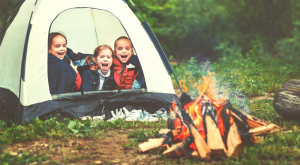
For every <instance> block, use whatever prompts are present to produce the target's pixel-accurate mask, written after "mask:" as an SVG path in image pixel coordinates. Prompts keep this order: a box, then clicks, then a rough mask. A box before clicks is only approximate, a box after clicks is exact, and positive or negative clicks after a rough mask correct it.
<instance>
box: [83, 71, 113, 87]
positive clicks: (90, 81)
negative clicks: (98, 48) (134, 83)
mask: <svg viewBox="0 0 300 165" xmlns="http://www.w3.org/2000/svg"><path fill="white" fill-rule="evenodd" d="M99 84H100V74H99V72H98V70H95V71H92V70H89V69H86V70H85V71H84V72H83V74H82V84H81V89H82V90H83V91H96V90H98V87H99ZM114 87H115V81H114V73H113V72H110V75H109V77H107V78H105V81H104V83H103V87H102V90H113V89H114Z"/></svg>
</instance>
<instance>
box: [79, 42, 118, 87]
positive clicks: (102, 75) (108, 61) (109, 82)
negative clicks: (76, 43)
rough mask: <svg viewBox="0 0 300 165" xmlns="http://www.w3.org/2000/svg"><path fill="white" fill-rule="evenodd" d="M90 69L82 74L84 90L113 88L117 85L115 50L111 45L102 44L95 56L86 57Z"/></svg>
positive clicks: (96, 50)
mask: <svg viewBox="0 0 300 165" xmlns="http://www.w3.org/2000/svg"><path fill="white" fill-rule="evenodd" d="M86 62H87V64H88V65H89V66H90V69H86V70H85V71H84V72H83V74H82V90H84V91H95V90H112V89H114V86H115V81H114V74H113V70H112V69H111V66H112V64H113V50H112V48H111V47H110V46H109V45H100V46H98V47H97V48H96V49H95V51H94V57H92V56H88V57H87V58H86Z"/></svg>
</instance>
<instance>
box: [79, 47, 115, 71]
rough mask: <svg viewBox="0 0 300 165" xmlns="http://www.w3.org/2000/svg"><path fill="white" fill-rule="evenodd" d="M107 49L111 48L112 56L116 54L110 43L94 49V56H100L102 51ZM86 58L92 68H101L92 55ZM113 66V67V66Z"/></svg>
mask: <svg viewBox="0 0 300 165" xmlns="http://www.w3.org/2000/svg"><path fill="white" fill-rule="evenodd" d="M105 49H108V50H110V51H111V53H112V56H114V52H113V50H112V48H111V47H110V46H109V45H99V46H98V47H96V48H95V50H94V57H95V58H97V57H98V56H99V53H100V51H101V50H105ZM85 60H86V62H87V64H88V65H89V66H90V70H99V69H100V68H99V66H98V64H97V63H96V61H95V59H94V58H93V57H92V56H87V57H86V58H85ZM111 68H113V67H111Z"/></svg>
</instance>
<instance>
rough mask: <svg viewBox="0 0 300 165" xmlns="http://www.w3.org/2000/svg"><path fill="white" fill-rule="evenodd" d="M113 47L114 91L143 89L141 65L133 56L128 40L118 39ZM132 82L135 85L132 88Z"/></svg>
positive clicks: (143, 81) (123, 37)
mask: <svg viewBox="0 0 300 165" xmlns="http://www.w3.org/2000/svg"><path fill="white" fill-rule="evenodd" d="M114 46H115V49H114V54H115V56H114V57H115V58H114V61H113V62H114V71H115V72H114V79H115V82H116V86H115V89H133V88H141V87H143V86H142V84H145V80H144V76H143V73H142V69H141V64H140V62H139V60H138V58H137V56H136V55H133V47H132V44H131V41H130V39H129V38H128V37H125V36H122V37H119V38H118V39H117V40H116V41H115V44H114ZM138 75H139V76H138ZM137 76H138V77H137ZM134 82H135V85H134V87H133V86H132V84H133V83H134ZM140 82H142V83H140ZM136 84H137V85H136ZM140 84H141V85H140ZM136 86H137V87H136ZM144 86H145V85H144Z"/></svg>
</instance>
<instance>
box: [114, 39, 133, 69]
mask: <svg viewBox="0 0 300 165" xmlns="http://www.w3.org/2000/svg"><path fill="white" fill-rule="evenodd" d="M115 54H116V56H117V57H118V59H119V60H120V61H121V62H122V63H123V64H125V63H127V62H128V60H129V59H130V57H131V56H132V55H133V49H132V45H131V42H130V40H128V39H120V40H118V41H117V42H116V47H115Z"/></svg>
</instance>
